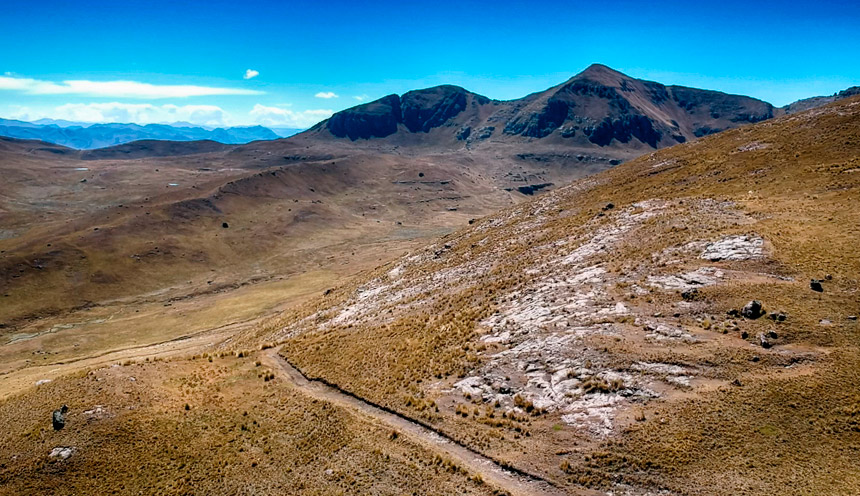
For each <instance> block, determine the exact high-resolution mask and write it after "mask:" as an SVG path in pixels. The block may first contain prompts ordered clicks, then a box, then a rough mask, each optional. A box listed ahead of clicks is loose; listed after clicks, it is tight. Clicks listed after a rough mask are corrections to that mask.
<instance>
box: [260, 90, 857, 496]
mask: <svg viewBox="0 0 860 496" xmlns="http://www.w3.org/2000/svg"><path fill="white" fill-rule="evenodd" d="M859 189H860V100H858V99H857V98H853V99H848V100H845V101H842V102H838V103H836V104H833V105H830V106H827V107H823V108H819V109H814V110H812V111H809V112H805V113H800V114H795V115H791V116H787V117H783V118H779V119H776V120H773V121H768V122H765V123H760V124H757V125H754V126H748V127H744V128H741V129H737V130H732V131H727V132H724V133H720V134H718V135H715V136H712V137H708V138H705V139H702V140H700V141H697V142H693V143H688V144H683V145H679V146H675V147H672V148H670V149H666V150H662V151H659V152H655V153H652V154H650V155H647V156H643V157H641V158H639V159H637V160H634V161H632V162H629V163H627V164H624V165H622V166H619V167H617V168H615V169H612V170H609V171H607V172H604V173H601V174H598V175H596V176H593V177H590V178H587V179H584V180H580V181H578V182H575V183H573V184H572V185H571V186H569V187H566V188H562V189H560V190H557V191H554V192H551V193H549V194H547V195H545V196H542V197H540V198H538V199H536V200H535V201H532V202H529V203H527V204H523V205H520V206H517V207H512V208H510V209H508V210H505V211H503V212H501V213H499V214H496V215H492V216H490V217H487V218H484V219H480V220H478V221H477V222H475V223H474V224H473V225H472V226H471V227H469V228H468V229H466V230H463V231H460V232H457V233H456V234H453V235H450V236H446V237H445V238H443V239H442V240H441V241H439V242H438V243H436V244H435V245H433V246H430V247H428V248H426V249H424V250H419V251H416V252H413V253H412V254H410V255H409V256H406V257H405V258H403V259H401V260H399V261H397V262H392V263H390V264H387V265H386V266H384V267H381V268H379V269H377V270H376V271H374V272H372V273H370V274H369V275H368V276H367V277H365V278H362V279H360V280H357V281H355V282H354V283H351V284H348V285H346V286H343V287H341V288H338V289H336V290H335V291H333V292H331V293H330V294H328V295H326V296H325V297H323V298H321V299H318V300H316V301H312V302H311V303H308V304H307V305H305V306H303V307H302V308H300V309H298V310H296V311H293V312H290V313H289V314H287V315H286V316H284V317H283V318H281V319H278V320H276V321H273V322H270V323H269V324H268V325H266V326H263V327H261V328H258V329H256V330H255V331H254V332H251V333H249V334H247V335H246V336H244V338H243V339H244V340H245V341H244V342H251V343H253V342H260V341H270V342H275V341H277V342H280V343H284V344H285V346H284V348H283V353H284V355H285V356H287V357H288V358H289V359H290V360H291V361H293V362H294V363H296V364H297V365H298V366H299V367H300V368H302V369H303V370H304V371H305V372H306V373H308V374H309V375H311V376H318V377H323V378H325V379H326V380H328V381H330V382H332V383H336V384H338V385H340V386H341V387H343V388H344V389H346V390H348V391H351V392H354V393H355V394H357V395H359V396H363V397H367V398H369V399H371V400H373V401H375V402H377V403H381V404H383V405H386V406H389V407H390V408H393V409H397V410H398V411H401V412H403V413H404V414H407V415H410V416H414V417H416V418H421V419H422V420H424V421H426V422H428V423H431V424H433V425H435V426H437V427H438V428H439V429H441V430H444V431H445V432H447V433H449V434H450V435H451V436H454V437H457V438H458V439H461V440H462V441H463V442H465V443H467V444H469V445H471V446H473V447H475V448H477V449H480V450H482V451H483V452H484V453H486V454H489V455H490V456H493V457H495V458H497V459H500V460H504V461H506V462H508V463H510V464H512V465H514V466H517V467H520V468H523V469H526V470H531V471H534V472H539V473H540V474H542V475H543V476H545V477H547V478H549V479H552V480H554V481H556V482H557V483H558V484H562V485H568V486H569V487H575V486H580V485H585V486H589V487H593V488H598V489H610V488H611V489H613V490H615V491H616V494H619V493H620V494H624V493H629V494H639V492H637V491H639V490H640V489H642V490H645V489H655V488H665V489H666V490H668V491H669V492H670V493H672V494H740V493H744V494H850V493H851V492H852V489H851V488H855V487H858V485H860V466H858V465H857V464H856V462H855V460H856V457H857V455H858V449H860V428H858V422H860V413H858V412H860V393H858V389H857V387H856V386H857V384H858V379H860V377H858V370H860V369H858V367H857V365H858V362H860V346H858V345H860V329H858V326H857V320H856V316H857V315H858V313H860V297H858V294H857V287H858V276H857V274H858V273H860V251H858V250H860V248H858V246H860V245H858V243H857V241H858V239H860V210H858V209H857V208H855V207H856V201H857V198H858V197H860V191H858V190H859ZM811 279H816V280H820V281H821V283H820V284H821V287H822V289H823V292H818V291H813V290H812V289H811V286H810V280H811ZM751 300H758V301H760V302H762V303H763V306H764V312H765V315H764V316H761V317H759V318H752V317H758V316H757V315H750V317H751V318H746V317H744V316H742V315H740V310H741V309H742V307H744V306H745V304H747V303H748V302H749V301H751ZM637 488H639V489H637Z"/></svg>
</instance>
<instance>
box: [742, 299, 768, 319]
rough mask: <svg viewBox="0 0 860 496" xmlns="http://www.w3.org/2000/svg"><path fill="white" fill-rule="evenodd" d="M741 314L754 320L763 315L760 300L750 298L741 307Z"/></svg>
mask: <svg viewBox="0 0 860 496" xmlns="http://www.w3.org/2000/svg"><path fill="white" fill-rule="evenodd" d="M741 315H743V316H744V317H745V318H747V319H752V320H755V319H757V318H759V317H761V316H762V315H764V307H763V306H762V304H761V302H760V301H758V300H752V301H751V302H749V303H747V304H746V305H744V307H743V308H742V309H741Z"/></svg>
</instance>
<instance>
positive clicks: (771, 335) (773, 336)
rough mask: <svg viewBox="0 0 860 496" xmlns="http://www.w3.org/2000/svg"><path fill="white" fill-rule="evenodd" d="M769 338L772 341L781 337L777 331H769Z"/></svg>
mask: <svg viewBox="0 0 860 496" xmlns="http://www.w3.org/2000/svg"><path fill="white" fill-rule="evenodd" d="M767 337H769V338H770V339H777V338H778V337H779V336H778V335H777V334H776V331H774V330H773V329H771V330H769V331H767Z"/></svg>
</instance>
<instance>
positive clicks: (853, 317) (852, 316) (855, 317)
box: [848, 315, 857, 320]
mask: <svg viewBox="0 0 860 496" xmlns="http://www.w3.org/2000/svg"><path fill="white" fill-rule="evenodd" d="M848 320H857V316H856V315H849V316H848Z"/></svg>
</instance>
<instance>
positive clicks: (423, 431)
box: [262, 349, 601, 496]
mask: <svg viewBox="0 0 860 496" xmlns="http://www.w3.org/2000/svg"><path fill="white" fill-rule="evenodd" d="M262 356H263V359H264V361H265V363H266V364H267V365H269V366H270V367H272V368H273V369H274V370H275V371H276V373H277V375H278V376H280V377H281V378H283V379H286V380H287V381H289V382H290V383H291V384H292V385H293V386H295V387H296V388H297V389H299V390H300V391H301V392H303V393H305V394H307V395H309V396H311V397H313V398H316V399H320V400H324V401H328V402H330V403H333V404H335V405H336V406H339V407H342V408H348V409H350V410H354V411H357V412H359V413H360V414H362V415H364V416H366V417H370V418H371V419H373V420H375V421H378V422H381V423H383V424H385V425H387V426H388V427H390V428H392V429H394V430H396V431H397V432H398V433H400V434H402V435H406V436H409V438H410V439H412V440H413V441H416V442H418V443H420V444H422V445H424V446H426V447H428V448H430V449H431V450H433V451H436V452H439V453H442V454H445V455H446V456H447V457H449V458H450V459H451V460H452V461H454V462H455V463H457V464H458V465H460V466H462V467H464V468H465V469H466V470H468V471H469V472H470V473H472V474H480V476H481V477H482V478H483V480H484V482H486V483H487V484H489V485H491V486H494V487H497V488H499V489H503V490H505V491H507V492H509V493H510V494H511V495H514V496H517V495H521V496H538V495H562V494H581V495H597V494H601V493H597V492H593V491H585V490H583V491H578V492H576V493H570V492H567V491H564V490H561V489H558V488H556V487H554V486H552V485H551V484H549V483H548V482H546V481H544V480H541V479H538V478H536V477H531V476H529V475H526V474H517V473H514V472H512V471H510V470H507V469H504V468H502V467H501V466H500V465H499V464H498V463H496V462H495V461H493V460H492V459H490V458H487V457H486V456H484V455H481V454H480V453H477V452H475V451H472V450H471V449H469V448H467V447H465V446H462V445H460V444H457V443H456V442H454V441H453V440H451V439H449V438H447V437H446V436H444V435H442V434H440V433H438V432H435V431H433V430H431V429H429V428H427V427H424V426H422V425H421V424H419V423H417V422H415V421H413V420H410V419H408V418H406V417H404V416H401V415H398V414H396V413H392V412H389V411H386V410H384V409H382V408H379V407H377V406H374V405H372V404H370V403H368V402H366V401H364V400H362V399H360V398H358V397H356V396H352V395H350V394H347V393H345V392H342V391H340V390H338V389H336V388H335V387H333V386H329V385H327V384H324V383H322V382H320V381H316V380H309V379H308V378H307V377H305V376H304V375H303V374H302V373H301V372H300V371H299V370H297V369H296V368H295V367H293V366H292V365H291V364H290V363H289V362H287V361H286V360H285V359H284V358H283V357H281V356H280V355H278V350H277V349H272V350H268V351H266V352H264V353H263V355H262Z"/></svg>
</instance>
